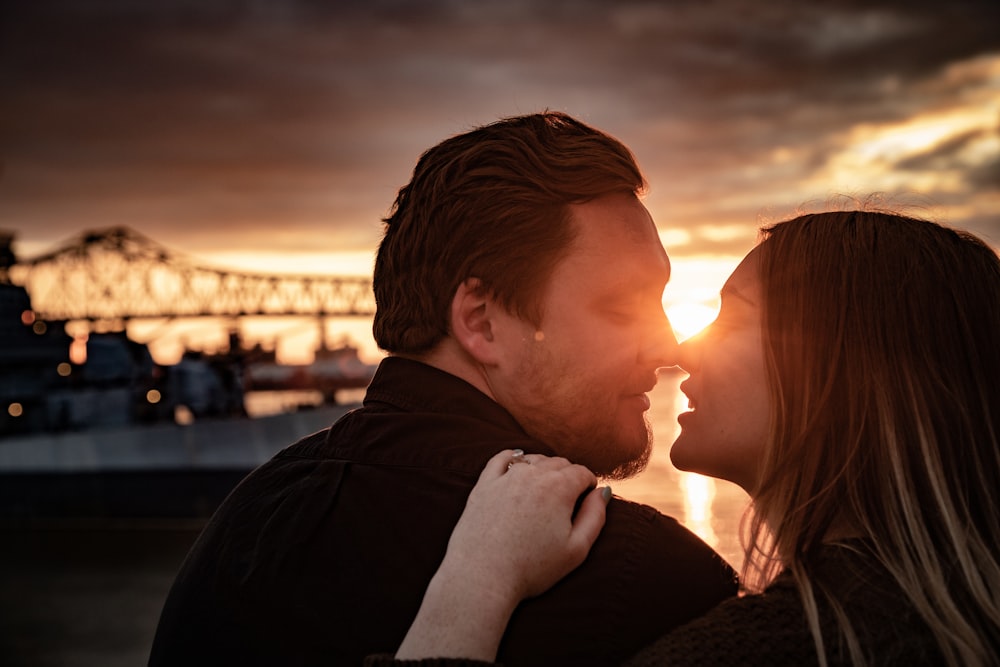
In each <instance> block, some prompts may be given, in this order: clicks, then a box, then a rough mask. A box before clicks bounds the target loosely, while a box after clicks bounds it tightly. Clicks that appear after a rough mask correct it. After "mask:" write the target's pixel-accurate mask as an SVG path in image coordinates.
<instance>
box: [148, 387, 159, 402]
mask: <svg viewBox="0 0 1000 667" xmlns="http://www.w3.org/2000/svg"><path fill="white" fill-rule="evenodd" d="M160 398H161V396H160V392H158V391H157V390H155V389H150V390H149V391H147V392H146V401H147V402H148V403H153V404H156V403H159V402H160Z"/></svg>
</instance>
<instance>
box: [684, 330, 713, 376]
mask: <svg viewBox="0 0 1000 667" xmlns="http://www.w3.org/2000/svg"><path fill="white" fill-rule="evenodd" d="M706 332H707V330H706V329H703V330H702V331H700V332H698V333H696V334H695V335H694V336H691V337H690V338H688V339H687V340H685V341H684V342H683V343H680V344H678V345H677V362H676V364H677V366H679V367H680V368H681V370H684V371H687V372H688V373H690V372H691V371H694V370H697V369H698V364H699V362H700V359H701V344H702V341H703V340H704V338H705V334H706Z"/></svg>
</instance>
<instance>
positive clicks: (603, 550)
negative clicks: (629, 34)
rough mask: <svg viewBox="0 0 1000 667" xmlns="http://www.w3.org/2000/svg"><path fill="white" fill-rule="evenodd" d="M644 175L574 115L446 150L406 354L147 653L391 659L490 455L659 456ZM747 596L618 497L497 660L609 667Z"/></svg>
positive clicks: (233, 530)
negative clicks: (653, 424)
mask: <svg viewBox="0 0 1000 667" xmlns="http://www.w3.org/2000/svg"><path fill="white" fill-rule="evenodd" d="M643 187H644V182H643V178H642V175H641V174H640V172H639V169H638V167H637V166H636V164H635V161H634V159H633V158H632V155H631V154H630V153H629V151H628V149H626V148H625V147H624V146H623V145H622V144H621V143H619V142H618V141H616V140H615V139H613V138H611V137H609V136H607V135H605V134H603V133H601V132H599V131H597V130H594V129H592V128H590V127H587V126H586V125H584V124H582V123H580V122H578V121H576V120H574V119H573V118H571V117H569V116H566V115H564V114H559V113H544V114H535V115H530V116H523V117H518V118H512V119H507V120H504V121H500V122H498V123H494V124H492V125H488V126H485V127H481V128H478V129H475V130H473V131H470V132H468V133H465V134H462V135H459V136H456V137H453V138H451V139H448V140H446V141H444V142H442V143H441V144H439V145H438V146H435V147H434V148H432V149H430V150H429V151H427V152H426V153H425V154H424V155H423V156H422V157H421V158H420V160H419V162H418V163H417V166H416V168H415V170H414V174H413V178H412V180H411V181H410V183H409V184H408V185H406V186H405V187H403V188H402V189H401V190H400V191H399V194H398V196H397V198H396V202H395V204H394V206H393V209H392V211H391V213H390V216H389V217H388V218H387V219H386V220H385V223H386V229H385V236H384V238H383V240H382V243H381V245H380V247H379V250H378V255H377V258H376V262H375V273H374V289H375V298H376V303H377V313H376V316H375V322H374V333H375V339H376V341H377V342H378V344H379V345H380V347H382V349H384V350H386V351H387V352H388V353H389V355H390V356H389V357H387V358H386V359H385V360H384V361H383V362H382V363H381V364H380V366H379V369H378V371H377V372H376V375H375V377H374V379H373V380H372V383H371V386H370V387H369V389H368V392H367V395H366V398H365V402H364V406H363V407H362V408H360V409H358V410H355V411H353V412H351V413H349V414H348V415H346V416H345V417H344V418H342V419H341V420H340V421H338V422H337V423H336V424H334V425H333V426H332V427H331V428H330V429H327V430H325V431H322V432H320V433H317V434H314V435H312V436H309V437H307V438H304V439H303V440H301V441H299V442H298V443H295V444H294V445H292V446H290V447H288V448H286V449H285V450H284V451H282V452H281V453H279V454H278V455H277V456H275V457H274V459H273V460H271V461H270V462H268V463H267V464H265V465H264V466H262V467H261V468H259V469H258V470H257V471H255V472H254V473H252V474H251V475H250V476H248V477H247V479H245V480H244V481H243V482H242V483H241V484H240V486H239V487H238V488H237V489H235V490H234V491H233V493H232V494H231V495H230V497H229V498H228V499H227V500H226V501H225V503H224V504H223V505H222V506H221V507H220V508H219V510H218V512H217V513H216V515H215V516H214V517H213V519H212V520H211V522H210V523H209V525H208V526H207V527H206V528H205V530H204V532H203V533H202V535H201V536H200V537H199V539H198V542H197V543H196V544H195V546H194V547H193V548H192V551H191V553H190V555H189V556H188V559H187V561H186V562H185V564H184V565H183V566H182V568H181V571H180V573H179V574H178V577H177V581H176V582H175V584H174V587H173V589H172V591H171V593H170V595H169V597H168V599H167V602H166V604H165V606H164V610H163V614H162V617H161V620H160V626H159V628H158V630H157V636H156V640H155V641H154V645H153V650H152V655H151V658H150V664H151V665H165V664H213V665H218V664H238V665H254V664H283V665H314V664H315V665H320V664H322V665H339V664H359V663H360V661H361V659H362V657H363V656H365V655H367V654H371V653H379V652H392V651H394V650H395V648H396V647H397V646H398V645H399V643H400V641H401V640H402V638H403V635H404V634H405V633H406V629H407V627H408V626H409V623H410V620H411V619H412V618H413V616H414V614H415V613H416V610H417V608H418V607H419V605H420V601H421V598H422V595H423V591H424V589H425V588H426V586H427V582H428V581H429V580H430V578H431V576H432V575H433V573H434V570H435V568H436V567H437V565H438V563H439V562H440V560H441V558H442V557H443V555H444V552H445V548H446V545H447V542H448V537H449V535H450V532H451V529H452V527H453V526H454V524H455V521H456V520H457V519H458V517H459V515H460V514H461V512H462V508H463V506H464V504H465V500H466V497H467V495H468V492H469V490H470V489H471V488H472V486H473V484H474V483H475V481H476V479H477V477H478V475H479V472H480V471H481V469H482V467H483V465H484V464H485V462H486V461H487V460H488V459H489V458H490V457H491V456H493V455H494V454H496V453H497V452H499V451H501V450H503V449H508V448H520V449H523V450H524V451H526V452H529V453H542V454H550V455H559V456H564V457H566V458H568V459H570V460H572V461H574V462H577V463H581V464H584V465H586V466H588V467H590V468H591V469H592V470H593V471H594V472H595V473H597V474H599V475H602V476H607V477H612V478H615V477H618V478H621V477H625V476H628V475H630V474H634V473H635V472H637V471H638V470H640V469H641V468H642V466H643V465H644V464H645V462H646V460H647V459H648V456H649V452H650V447H651V438H650V434H649V428H648V424H647V422H646V419H645V412H646V410H647V409H648V407H649V401H648V399H647V397H646V392H647V391H649V390H650V389H651V388H652V387H653V386H654V384H655V383H656V369H657V367H659V366H663V365H667V364H669V363H672V362H671V358H670V357H671V355H672V353H673V348H674V346H675V345H676V342H675V341H674V339H673V335H672V333H671V332H670V330H669V326H668V324H667V322H666V318H665V316H664V313H663V307H662V303H661V298H662V292H663V288H664V285H665V284H666V281H667V279H668V277H669V272H670V265H669V262H668V260H667V256H666V253H665V252H664V250H663V247H662V245H661V244H660V241H659V238H658V235H657V232H656V228H655V226H654V225H653V222H652V219H651V218H650V216H649V213H648V212H647V211H646V209H645V207H644V206H643V205H642V204H641V203H640V201H639V199H638V197H637V195H638V194H639V193H640V192H641V191H642V188H643ZM735 587H736V584H735V576H734V573H733V572H732V570H731V569H730V568H729V567H728V566H727V565H726V564H725V563H724V562H723V561H722V560H721V559H720V558H719V557H718V556H717V555H716V554H715V553H714V552H712V551H711V549H709V548H708V547H707V546H706V545H705V544H704V543H703V542H701V541H700V540H699V539H698V538H697V537H695V536H694V535H693V534H691V533H690V532H689V531H687V530H686V529H684V528H682V527H681V526H680V525H679V524H677V522H676V521H674V520H673V519H671V518H668V517H665V516H663V515H661V514H659V513H658V512H656V511H655V510H653V509H652V508H649V507H645V506H640V505H636V504H633V503H629V502H626V501H624V500H620V499H614V500H612V502H611V504H610V506H609V508H608V518H607V524H606V526H605V528H604V531H603V533H602V535H601V537H600V539H599V540H598V542H597V543H596V545H595V546H594V548H593V550H592V551H591V554H590V556H589V558H588V560H587V562H586V563H585V564H584V565H583V566H582V567H580V568H579V569H578V570H576V571H575V572H574V573H573V574H572V575H571V576H570V577H567V578H566V579H565V580H564V581H562V582H561V583H560V584H559V585H557V586H556V587H555V588H553V589H552V590H551V591H549V592H548V593H546V594H544V595H542V596H540V597H538V598H536V599H533V600H530V601H528V602H526V603H524V604H523V605H522V606H521V607H520V608H519V609H518V611H517V612H516V613H515V615H514V618H513V620H512V622H511V625H510V627H509V631H508V632H507V634H506V635H505V638H504V641H503V644H502V645H501V648H500V654H499V659H500V660H501V661H503V662H504V663H506V664H507V665H510V666H514V665H529V664H545V665H552V664H574V665H599V664H612V663H615V662H618V661H619V660H621V659H623V658H625V657H627V656H628V655H630V654H631V653H632V652H633V651H635V650H636V649H638V648H639V647H641V646H642V645H644V644H645V643H647V642H648V641H650V640H651V639H653V638H654V637H656V636H659V635H660V634H662V633H663V632H664V631H666V630H668V629H669V628H671V627H673V626H676V625H678V624H680V623H683V622H685V621H687V620H688V619H690V618H692V617H694V616H696V615H698V614H701V613H702V612H704V611H706V610H707V609H709V608H710V607H712V606H713V605H715V604H716V603H717V602H719V601H720V600H721V599H723V598H725V597H727V596H729V595H732V594H733V593H734V592H735ZM387 600H392V601H394V604H392V605H387V604H386V601H387ZM388 608H392V609H393V611H392V612H390V613H387V612H386V611H385V610H386V609H388Z"/></svg>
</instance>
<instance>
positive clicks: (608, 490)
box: [601, 486, 611, 505]
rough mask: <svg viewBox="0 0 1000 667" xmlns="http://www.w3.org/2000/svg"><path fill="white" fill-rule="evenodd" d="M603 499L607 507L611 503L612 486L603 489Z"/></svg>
mask: <svg viewBox="0 0 1000 667" xmlns="http://www.w3.org/2000/svg"><path fill="white" fill-rule="evenodd" d="M601 498H604V504H605V505H607V504H608V503H609V502H611V487H610V486H606V487H604V488H603V489H601Z"/></svg>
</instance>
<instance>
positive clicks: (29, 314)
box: [21, 310, 35, 327]
mask: <svg viewBox="0 0 1000 667" xmlns="http://www.w3.org/2000/svg"><path fill="white" fill-rule="evenodd" d="M21 323H22V324H23V325H24V326H26V327H30V326H31V325H32V324H34V323H35V313H34V312H33V311H30V310H26V311H24V312H22V313H21Z"/></svg>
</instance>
